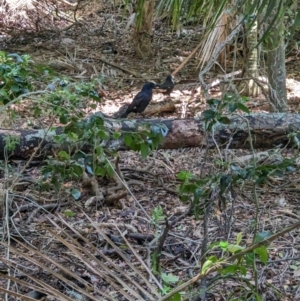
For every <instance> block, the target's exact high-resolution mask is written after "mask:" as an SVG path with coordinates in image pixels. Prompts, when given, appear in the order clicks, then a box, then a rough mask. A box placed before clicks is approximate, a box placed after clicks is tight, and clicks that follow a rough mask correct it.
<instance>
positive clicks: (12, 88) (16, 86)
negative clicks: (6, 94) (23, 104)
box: [10, 85, 20, 93]
mask: <svg viewBox="0 0 300 301" xmlns="http://www.w3.org/2000/svg"><path fill="white" fill-rule="evenodd" d="M10 89H11V90H12V91H13V92H15V93H18V92H19V91H20V87H19V86H18V85H11V87H10Z"/></svg>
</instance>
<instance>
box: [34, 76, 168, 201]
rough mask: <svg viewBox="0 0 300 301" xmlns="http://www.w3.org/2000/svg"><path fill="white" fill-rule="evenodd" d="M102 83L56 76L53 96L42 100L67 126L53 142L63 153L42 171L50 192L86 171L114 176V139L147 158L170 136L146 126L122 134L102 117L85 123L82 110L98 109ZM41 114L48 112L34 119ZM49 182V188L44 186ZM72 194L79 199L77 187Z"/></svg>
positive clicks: (51, 86)
mask: <svg viewBox="0 0 300 301" xmlns="http://www.w3.org/2000/svg"><path fill="white" fill-rule="evenodd" d="M102 81H103V79H102V78H97V79H93V80H92V81H90V82H88V83H85V82H81V83H78V82H72V81H70V80H69V79H68V78H66V77H64V78H59V77H55V78H53V79H52V81H51V82H50V83H49V84H48V86H47V87H48V89H49V90H51V93H49V94H47V95H45V96H44V98H43V100H44V102H46V103H47V104H48V105H49V107H50V108H51V110H50V109H49V114H50V115H52V116H53V115H54V117H55V118H56V119H57V120H59V122H60V123H61V124H63V125H65V126H64V127H63V128H62V132H61V133H60V134H57V135H56V136H55V137H54V142H55V143H56V144H57V146H58V147H59V149H61V150H60V151H59V152H57V153H56V155H55V156H49V157H48V158H47V160H46V163H47V165H46V166H44V167H43V169H42V172H43V185H42V187H44V188H47V189H49V188H50V186H52V187H54V189H55V191H56V192H58V191H59V189H60V187H61V185H62V183H63V182H64V181H66V180H79V179H80V178H81V177H82V175H83V172H84V171H86V172H87V173H88V174H90V175H93V176H101V177H105V176H112V175H113V170H112V167H111V164H110V162H109V158H111V157H115V156H117V153H116V152H115V151H113V150H110V149H109V147H107V144H108V141H109V140H111V139H119V138H120V137H121V138H123V140H124V143H125V145H126V146H128V147H129V148H130V149H132V150H135V151H138V152H140V153H141V155H142V157H143V158H145V157H147V156H148V155H149V153H150V152H151V151H152V150H153V149H156V148H157V147H158V146H159V144H160V143H161V142H162V141H163V138H164V136H165V135H166V134H167V132H168V129H167V128H166V127H165V126H163V125H161V126H156V125H154V126H149V127H148V129H147V127H146V126H145V128H146V129H145V130H143V131H141V132H139V133H131V132H126V133H125V134H123V135H122V133H120V132H113V131H111V130H110V129H109V128H108V127H107V126H106V124H105V123H104V117H103V115H102V114H95V115H92V116H91V117H90V118H89V119H88V120H84V111H83V110H84V109H87V108H92V109H95V108H96V106H97V102H99V101H100V97H99V96H98V93H97V92H96V90H95V87H96V86H98V85H101V83H102ZM42 114H45V112H44V111H43V110H41V109H38V108H37V109H36V110H35V111H34V115H35V116H40V115H42ZM86 150H88V151H86ZM90 150H92V151H91V152H90ZM46 182H47V183H48V185H45V183H46ZM49 185H50V186H49ZM70 193H71V195H72V196H73V198H74V199H75V200H77V199H79V198H80V191H79V190H78V189H77V188H76V187H74V188H73V189H72V190H71V191H70Z"/></svg>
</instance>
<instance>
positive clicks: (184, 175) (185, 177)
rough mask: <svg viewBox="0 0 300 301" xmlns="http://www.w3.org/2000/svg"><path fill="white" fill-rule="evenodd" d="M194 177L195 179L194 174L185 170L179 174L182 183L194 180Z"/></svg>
mask: <svg viewBox="0 0 300 301" xmlns="http://www.w3.org/2000/svg"><path fill="white" fill-rule="evenodd" d="M192 177H193V174H192V173H191V172H189V171H185V170H182V171H181V172H179V173H178V174H177V178H178V180H182V181H185V180H189V179H192Z"/></svg>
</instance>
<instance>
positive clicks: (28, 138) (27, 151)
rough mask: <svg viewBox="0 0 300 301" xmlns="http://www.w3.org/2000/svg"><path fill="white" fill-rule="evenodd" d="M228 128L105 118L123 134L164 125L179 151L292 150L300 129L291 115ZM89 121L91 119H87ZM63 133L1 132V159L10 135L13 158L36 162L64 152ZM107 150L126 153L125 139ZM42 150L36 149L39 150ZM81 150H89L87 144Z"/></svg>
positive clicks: (251, 119) (169, 143) (247, 118)
mask: <svg viewBox="0 0 300 301" xmlns="http://www.w3.org/2000/svg"><path fill="white" fill-rule="evenodd" d="M228 117H229V119H230V120H231V123H230V124H229V125H223V124H218V125H216V126H215V128H214V131H213V133H214V134H213V135H212V134H210V133H208V132H206V131H205V124H204V121H203V119H202V118H201V117H195V118H189V119H177V118H176V119H138V120H128V119H123V120H115V119H109V118H105V125H106V127H107V128H108V129H109V130H110V132H114V131H118V132H120V131H123V132H138V131H141V130H145V129H147V128H148V127H147V126H148V125H149V124H150V125H152V126H154V125H159V124H163V125H164V126H165V127H167V128H168V134H167V136H166V137H165V141H164V143H163V144H162V145H161V146H160V148H163V149H176V148H182V147H183V148H184V147H208V148H215V147H216V146H218V147H220V148H225V147H226V148H230V149H248V148H250V145H251V144H252V145H253V147H254V148H261V149H268V148H273V147H284V146H287V147H292V146H293V144H292V143H289V138H288V134H289V133H292V132H295V131H299V130H300V115H299V114H289V113H272V114H264V113H259V114H249V115H242V116H240V115H234V116H228ZM87 122H88V120H87ZM62 132H63V127H57V128H56V129H54V130H47V129H41V130H19V131H16V130H3V129H1V130H0V158H1V159H3V158H4V154H5V151H4V150H5V140H6V139H7V138H6V137H7V136H15V137H17V138H18V139H19V141H20V142H19V144H18V145H17V146H16V148H15V149H14V150H13V151H10V152H8V154H9V156H10V158H19V159H28V158H29V157H30V156H31V155H32V154H33V153H34V152H36V153H35V155H34V157H35V158H36V159H43V158H45V156H47V155H49V154H53V153H55V152H57V150H58V149H59V150H60V149H62V148H63V147H62V146H58V145H55V144H54V143H53V138H54V136H55V135H59V134H61V133H62ZM299 138H300V137H298V139H299ZM102 145H103V146H104V147H107V148H110V149H114V150H127V149H128V148H127V147H126V146H125V145H124V143H123V140H122V138H120V139H119V140H114V139H110V140H108V141H103V143H102ZM38 147H39V149H38V150H37V148H38ZM82 150H84V151H89V150H90V149H89V146H87V145H85V146H84V147H82Z"/></svg>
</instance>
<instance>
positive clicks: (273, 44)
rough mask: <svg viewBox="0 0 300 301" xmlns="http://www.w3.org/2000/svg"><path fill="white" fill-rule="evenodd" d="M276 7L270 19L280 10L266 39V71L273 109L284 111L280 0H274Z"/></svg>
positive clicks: (285, 98)
mask: <svg viewBox="0 0 300 301" xmlns="http://www.w3.org/2000/svg"><path fill="white" fill-rule="evenodd" d="M276 1H277V2H276V5H277V6H276V9H273V14H272V16H271V17H270V19H269V20H270V21H269V22H271V20H272V18H274V15H275V14H276V11H277V10H281V12H280V13H279V14H278V16H277V20H276V21H275V23H274V25H273V27H272V30H271V33H270V37H269V39H268V43H267V46H268V59H267V67H268V69H267V72H268V79H269V97H270V101H271V104H272V108H273V111H277V112H285V111H287V110H288V105H287V93H286V82H285V81H286V69H285V45H284V24H283V21H284V19H283V18H284V14H283V12H282V7H280V5H281V2H280V1H279V0H276Z"/></svg>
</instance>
